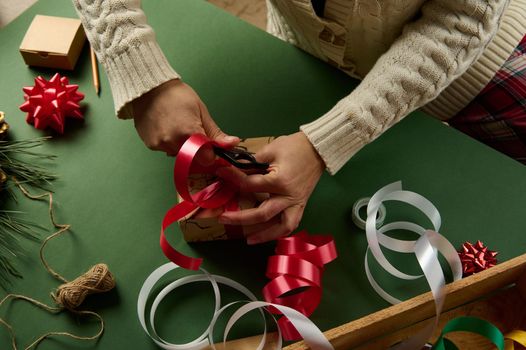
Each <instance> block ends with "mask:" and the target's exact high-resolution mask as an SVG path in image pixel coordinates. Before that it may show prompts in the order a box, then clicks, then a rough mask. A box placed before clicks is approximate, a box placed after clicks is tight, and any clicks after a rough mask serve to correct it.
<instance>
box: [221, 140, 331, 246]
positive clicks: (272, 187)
mask: <svg viewBox="0 0 526 350" xmlns="http://www.w3.org/2000/svg"><path fill="white" fill-rule="evenodd" d="M256 159H257V160H258V161H259V162H266V163H269V164H270V167H269V169H268V173H267V174H265V175H262V174H254V175H247V174H245V173H243V172H241V171H239V170H238V169H235V168H234V167H225V168H220V169H219V170H218V172H217V175H218V176H220V177H222V178H223V179H225V180H227V181H229V182H231V183H233V184H235V185H236V186H239V188H240V190H241V191H242V192H263V193H269V197H268V199H266V200H264V201H263V202H262V203H261V205H260V206H259V207H257V208H252V209H246V210H241V211H235V212H234V211H229V212H224V213H223V214H222V215H221V216H220V217H219V222H221V223H223V224H228V225H244V226H245V227H244V232H245V235H246V238H247V242H248V243H249V244H256V243H261V242H266V241H270V240H273V239H276V238H278V237H281V236H285V235H288V234H290V233H291V232H292V231H294V230H295V229H296V228H297V227H298V225H299V223H300V220H301V217H302V216H303V210H304V208H305V206H306V205H307V201H308V199H309V197H310V195H311V193H312V191H313V190H314V187H315V186H316V184H317V183H318V181H319V179H320V176H321V174H322V173H323V170H324V169H325V163H324V162H323V160H322V159H321V158H320V156H319V155H318V153H317V152H316V150H315V149H314V148H313V147H312V145H311V143H310V142H309V140H308V139H307V137H306V136H305V135H304V134H303V133H302V132H297V133H295V134H292V135H289V136H282V137H279V138H277V139H276V140H274V141H273V142H272V143H270V144H268V145H267V146H266V147H264V148H263V149H262V150H261V151H260V152H258V153H257V154H256Z"/></svg>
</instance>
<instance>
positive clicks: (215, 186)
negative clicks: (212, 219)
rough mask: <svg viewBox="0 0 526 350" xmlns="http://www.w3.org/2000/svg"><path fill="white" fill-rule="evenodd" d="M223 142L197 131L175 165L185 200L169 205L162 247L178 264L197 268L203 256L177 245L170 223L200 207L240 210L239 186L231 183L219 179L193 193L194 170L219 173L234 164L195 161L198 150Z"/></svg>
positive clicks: (179, 186)
mask: <svg viewBox="0 0 526 350" xmlns="http://www.w3.org/2000/svg"><path fill="white" fill-rule="evenodd" d="M212 146H220V145H218V144H217V143H216V142H214V141H212V140H210V139H209V138H207V137H206V136H204V135H201V134H195V135H192V136H190V137H189V138H188V140H186V142H185V143H184V144H183V146H182V147H181V149H180V151H179V153H178V154H177V158H176V160H175V166H174V182H175V188H176V189H177V192H178V193H179V195H180V196H181V198H183V201H182V202H181V203H179V204H176V205H174V206H173V207H172V208H171V209H169V210H168V211H167V212H166V214H165V216H164V219H163V222H162V226H161V242H160V243H161V249H162V250H163V252H164V255H166V257H167V258H168V259H170V260H171V261H172V262H174V263H175V264H177V265H179V266H181V267H182V268H185V269H189V270H197V269H199V266H201V263H202V261H203V259H201V258H192V257H189V256H186V255H184V254H182V253H180V252H178V251H177V250H176V249H174V248H173V247H172V246H171V245H170V243H168V240H167V239H166V236H165V234H164V231H165V230H166V228H167V227H168V226H170V225H171V224H173V223H174V222H177V221H179V220H181V219H182V218H184V217H185V216H187V215H188V214H190V213H191V212H192V211H194V210H196V209H198V208H209V209H210V208H218V207H222V206H224V207H225V210H238V206H237V189H235V188H234V187H232V186H231V185H229V184H228V183H226V182H224V181H222V180H221V179H218V180H217V181H215V182H213V183H212V184H210V185H209V186H207V187H205V188H204V189H202V190H201V191H199V192H197V193H194V194H191V193H190V191H189V186H188V177H189V175H190V174H193V173H212V174H213V173H215V171H216V170H217V169H218V168H219V167H222V166H230V164H229V163H227V162H226V161H223V160H222V159H218V160H216V161H215V163H214V164H212V165H211V166H208V167H203V166H200V165H199V164H197V163H194V158H195V156H196V154H197V152H198V151H199V150H200V149H202V148H204V147H212Z"/></svg>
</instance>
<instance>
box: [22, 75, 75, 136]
mask: <svg viewBox="0 0 526 350" xmlns="http://www.w3.org/2000/svg"><path fill="white" fill-rule="evenodd" d="M78 87H79V86H78V85H73V84H70V83H69V80H68V78H66V77H61V76H60V74H58V73H56V74H55V75H54V76H53V77H52V78H51V79H49V81H47V80H46V79H44V78H42V77H40V76H39V77H37V78H35V85H34V86H26V87H24V88H23V90H24V99H25V101H26V102H24V103H23V104H22V105H21V106H20V110H21V111H22V112H27V118H26V121H27V122H28V123H29V124H33V125H34V126H35V128H37V129H42V130H43V129H46V128H47V127H50V128H52V129H54V130H55V131H56V132H58V133H60V134H63V133H64V122H65V120H66V117H72V118H77V119H82V113H81V112H80V106H79V104H78V103H79V102H80V101H81V100H82V99H83V98H84V94H83V93H81V92H79V91H77V89H78Z"/></svg>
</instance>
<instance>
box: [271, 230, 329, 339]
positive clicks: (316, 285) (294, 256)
mask: <svg viewBox="0 0 526 350" xmlns="http://www.w3.org/2000/svg"><path fill="white" fill-rule="evenodd" d="M275 252H276V255H273V256H271V257H269V259H268V265H267V273H266V276H267V277H268V278H270V279H271V281H270V282H268V283H267V284H266V285H265V287H263V297H264V299H265V301H267V302H269V303H272V304H279V305H284V306H287V307H290V308H292V309H294V310H297V311H299V312H301V313H302V314H303V315H305V316H307V317H308V316H310V315H311V314H312V313H313V312H314V310H316V308H317V307H318V305H319V304H320V301H321V294H322V288H321V278H322V273H323V270H324V265H325V264H327V263H329V262H331V261H332V260H334V259H336V257H337V256H338V253H337V252H336V246H335V244H334V239H333V238H332V237H331V236H328V235H309V234H308V233H307V231H301V232H299V233H297V234H295V235H293V236H290V237H285V238H280V239H278V240H277V245H276V251H275ZM272 311H273V312H274V313H277V314H280V312H279V311H277V310H272ZM278 327H279V329H280V330H281V333H282V334H283V338H284V339H285V340H287V341H290V340H298V339H300V338H301V335H300V334H299V333H298V332H297V330H296V329H295V328H294V326H293V324H292V323H291V322H290V320H289V319H288V318H287V317H281V318H280V319H279V321H278Z"/></svg>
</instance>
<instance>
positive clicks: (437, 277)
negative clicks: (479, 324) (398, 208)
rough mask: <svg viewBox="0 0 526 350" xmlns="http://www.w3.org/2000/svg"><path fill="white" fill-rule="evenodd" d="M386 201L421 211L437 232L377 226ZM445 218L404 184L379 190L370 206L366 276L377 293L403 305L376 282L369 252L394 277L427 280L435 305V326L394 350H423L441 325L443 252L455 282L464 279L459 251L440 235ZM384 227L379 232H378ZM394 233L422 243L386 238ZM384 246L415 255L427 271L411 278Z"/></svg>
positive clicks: (406, 225) (410, 225)
mask: <svg viewBox="0 0 526 350" xmlns="http://www.w3.org/2000/svg"><path fill="white" fill-rule="evenodd" d="M384 201H398V202H403V203H407V204H409V205H411V206H413V207H415V208H417V209H418V210H420V211H421V212H422V213H423V214H424V215H425V216H426V217H427V218H428V219H429V221H430V222H431V223H432V225H433V229H432V230H428V229H425V228H424V227H422V226H420V225H417V224H415V223H412V222H407V221H397V222H391V223H388V224H385V225H383V226H380V225H377V214H378V210H379V208H380V206H381V205H382V203H383V202H384ZM440 225H441V218H440V213H439V212H438V209H437V208H436V207H435V206H434V205H433V203H431V202H430V201H429V200H428V199H426V198H424V197H423V196H421V195H419V194H418V193H415V192H410V191H404V190H402V183H401V182H394V183H392V184H390V185H387V186H385V187H383V188H381V189H380V190H378V191H377V192H376V193H375V194H374V195H373V197H372V198H371V200H370V201H369V203H368V205H367V220H366V224H365V231H366V236H367V242H368V244H369V246H368V247H367V252H366V253H365V273H366V275H367V279H368V280H369V283H370V284H371V286H372V287H373V289H374V290H375V291H376V292H377V293H378V295H380V296H381V297H382V298H383V299H385V300H386V301H388V302H389V303H391V304H397V303H400V302H401V300H399V299H397V298H395V297H393V296H392V295H391V294H389V293H387V292H386V291H385V290H384V289H382V288H381V287H380V285H379V284H378V283H377V282H376V280H375V279H374V277H373V275H372V273H371V270H370V268H369V259H368V256H369V252H371V253H372V255H373V257H374V258H375V260H376V261H377V262H378V263H379V265H380V266H381V267H382V268H383V269H384V270H385V271H387V272H388V273H389V274H391V275H392V276H395V277H397V278H400V279H402V280H415V279H418V278H421V277H425V279H426V281H427V283H428V285H429V288H430V289H431V292H432V294H433V298H434V301H435V309H436V316H435V320H434V322H433V323H431V324H429V325H428V326H427V327H425V328H424V329H422V330H421V331H420V332H418V333H417V334H415V335H414V336H412V337H411V338H409V339H407V340H406V341H404V342H402V343H399V344H397V345H395V346H394V347H393V349H397V350H401V349H404V350H413V349H420V348H422V346H423V345H424V344H425V343H426V341H427V339H429V337H430V336H431V334H432V332H433V330H434V329H435V328H436V326H437V325H438V320H439V317H440V313H441V312H442V307H443V304H444V300H445V293H444V287H445V276H444V272H443V271H442V267H441V265H440V262H439V260H438V253H439V252H440V253H441V254H442V255H443V256H444V258H445V259H446V261H447V263H448V265H449V267H450V269H451V271H452V273H453V280H455V281H456V280H459V279H461V278H462V264H461V262H460V258H459V256H458V254H457V251H456V250H455V248H454V247H453V245H452V244H451V243H450V242H449V241H448V240H447V239H446V238H445V237H444V236H442V235H441V234H439V233H438V232H437V231H438V230H439V229H440ZM378 226H380V227H379V228H377V227H378ZM391 230H407V231H411V232H414V233H416V234H418V235H419V236H420V238H419V239H418V240H416V241H415V240H413V241H406V240H399V239H395V238H392V237H389V236H387V235H385V233H386V232H388V231H391ZM381 246H383V247H385V248H387V249H389V250H392V251H395V252H399V253H412V254H415V256H416V258H417V260H418V263H419V265H420V267H421V269H422V271H423V274H422V275H409V274H406V273H404V272H402V271H400V270H398V269H397V268H395V267H394V266H393V265H392V264H391V263H390V262H389V261H388V259H387V258H386V256H385V255H384V253H383V252H382V249H381Z"/></svg>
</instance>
